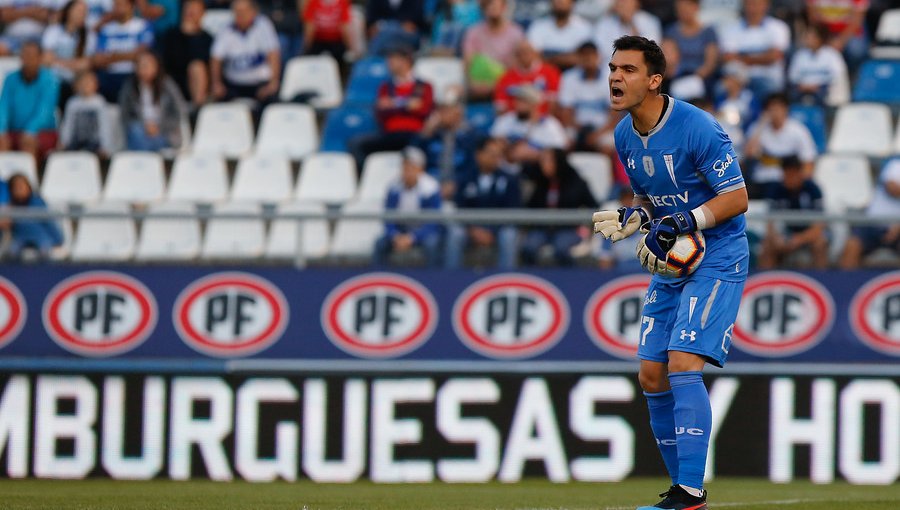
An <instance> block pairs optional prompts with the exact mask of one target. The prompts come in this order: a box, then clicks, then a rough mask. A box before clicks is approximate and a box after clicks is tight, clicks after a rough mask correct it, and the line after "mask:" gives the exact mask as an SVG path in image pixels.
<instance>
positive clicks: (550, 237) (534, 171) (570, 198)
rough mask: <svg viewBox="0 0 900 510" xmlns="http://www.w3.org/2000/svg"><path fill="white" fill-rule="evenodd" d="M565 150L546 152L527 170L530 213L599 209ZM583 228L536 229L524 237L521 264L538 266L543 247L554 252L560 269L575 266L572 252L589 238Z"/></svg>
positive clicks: (527, 204) (527, 205)
mask: <svg viewBox="0 0 900 510" xmlns="http://www.w3.org/2000/svg"><path fill="white" fill-rule="evenodd" d="M567 155H568V154H567V153H566V151H564V150H562V149H544V150H542V151H541V156H540V160H539V161H538V164H537V165H529V166H527V167H526V168H525V175H526V177H527V178H528V179H529V180H530V181H532V182H533V183H534V190H533V191H532V193H531V197H530V198H529V199H528V202H527V203H526V204H525V206H526V207H528V208H529V209H536V210H538V211H540V210H543V209H579V208H588V209H591V210H594V209H596V208H597V201H596V200H594V196H593V195H591V190H590V189H589V188H588V185H587V183H586V182H584V179H582V178H581V176H580V175H578V172H577V171H575V169H574V168H572V165H570V164H569V161H568V159H567ZM538 211H536V214H540V213H539V212H538ZM582 230H584V229H583V228H580V227H572V226H559V227H533V228H530V229H528V231H527V232H526V233H525V239H524V240H523V241H522V248H521V255H522V263H523V264H526V265H535V264H537V263H538V259H539V254H540V252H541V250H542V249H543V247H544V246H547V245H549V246H551V247H552V248H553V258H554V260H555V261H556V263H557V264H558V265H561V266H571V265H573V264H574V263H575V259H574V258H573V257H572V253H571V251H572V248H574V247H575V246H576V245H577V244H578V243H580V242H581V240H582V239H583V238H585V237H587V236H588V235H589V234H588V232H583V231H582Z"/></svg>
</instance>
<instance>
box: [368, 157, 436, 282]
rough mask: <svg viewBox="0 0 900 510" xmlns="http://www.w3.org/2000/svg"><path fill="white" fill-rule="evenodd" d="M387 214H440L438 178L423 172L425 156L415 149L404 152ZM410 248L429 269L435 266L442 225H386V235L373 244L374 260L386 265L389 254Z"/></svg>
mask: <svg viewBox="0 0 900 510" xmlns="http://www.w3.org/2000/svg"><path fill="white" fill-rule="evenodd" d="M385 210H386V211H397V212H403V213H409V214H416V213H418V212H420V211H428V210H431V211H440V210H441V193H440V184H438V181H437V179H435V178H434V177H432V176H430V175H428V174H427V173H425V153H424V152H422V150H421V149H419V148H418V147H412V146H410V147H407V148H405V149H404V150H403V171H402V173H401V175H400V178H399V179H398V180H397V181H396V182H395V183H393V184H392V185H391V186H390V188H389V189H388V195H387V199H386V200H385ZM413 249H420V250H422V251H423V252H424V255H425V259H426V261H427V263H428V266H429V267H438V265H439V264H440V255H441V226H440V225H438V224H435V223H425V224H411V223H406V222H387V223H386V224H385V233H384V235H383V236H382V237H381V238H379V239H378V241H376V243H375V253H374V261H375V263H376V264H377V265H386V264H387V262H388V258H389V257H390V255H391V254H392V253H406V252H409V251H411V250H413Z"/></svg>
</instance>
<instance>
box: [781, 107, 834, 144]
mask: <svg viewBox="0 0 900 510" xmlns="http://www.w3.org/2000/svg"><path fill="white" fill-rule="evenodd" d="M790 115H791V117H792V118H794V119H796V120H798V121H800V122H802V123H803V125H804V126H806V128H807V129H809V133H810V134H811V135H812V137H813V141H815V142H816V148H817V149H818V150H819V153H820V154H821V153H824V152H825V151H826V147H827V143H828V133H827V128H826V119H825V115H826V114H825V108H823V107H821V106H818V105H808V104H793V105H791V113H790Z"/></svg>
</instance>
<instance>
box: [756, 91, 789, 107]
mask: <svg viewBox="0 0 900 510" xmlns="http://www.w3.org/2000/svg"><path fill="white" fill-rule="evenodd" d="M773 104H781V105H782V106H784V107H785V108H788V107H790V106H791V100H790V99H788V97H787V94H785V93H783V92H775V93H774V94H769V95H768V96H766V101H765V103H764V104H763V108H768V107H770V106H772V105H773Z"/></svg>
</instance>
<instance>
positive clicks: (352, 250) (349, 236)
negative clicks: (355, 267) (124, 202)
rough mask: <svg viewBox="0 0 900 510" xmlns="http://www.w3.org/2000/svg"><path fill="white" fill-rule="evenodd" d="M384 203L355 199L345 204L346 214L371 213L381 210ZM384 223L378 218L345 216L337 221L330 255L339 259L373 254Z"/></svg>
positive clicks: (342, 209) (358, 257)
mask: <svg viewBox="0 0 900 510" xmlns="http://www.w3.org/2000/svg"><path fill="white" fill-rule="evenodd" d="M383 209H384V205H383V204H382V203H381V202H375V201H354V202H348V203H347V204H344V207H342V208H341V211H342V212H343V213H345V214H371V213H377V212H381V211H382V210H383ZM383 231H384V224H383V223H382V222H381V221H380V220H377V219H351V218H344V219H340V220H338V221H337V224H336V225H335V227H334V236H333V237H332V238H331V246H330V247H329V249H328V253H329V255H331V256H332V257H336V258H338V259H360V258H364V257H369V256H370V255H371V254H372V247H373V246H374V245H375V241H376V240H377V239H378V238H379V237H381V234H382V232H383Z"/></svg>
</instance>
